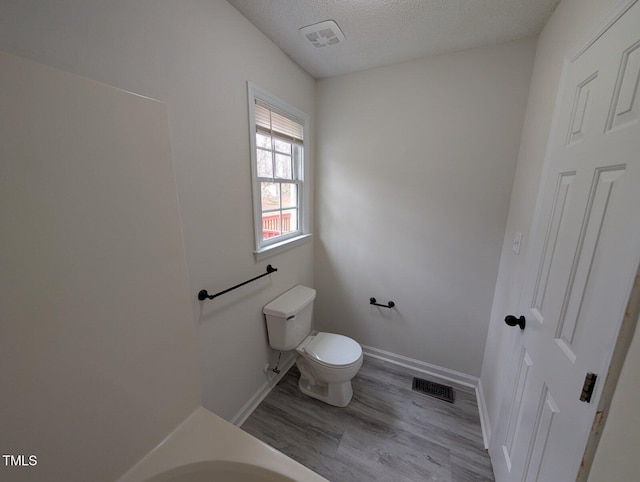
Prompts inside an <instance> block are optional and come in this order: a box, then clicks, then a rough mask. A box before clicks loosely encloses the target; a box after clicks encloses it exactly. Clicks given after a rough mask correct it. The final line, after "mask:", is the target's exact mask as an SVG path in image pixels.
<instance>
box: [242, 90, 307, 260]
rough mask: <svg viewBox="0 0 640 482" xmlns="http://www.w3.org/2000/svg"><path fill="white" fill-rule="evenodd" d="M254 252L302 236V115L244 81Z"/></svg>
mask: <svg viewBox="0 0 640 482" xmlns="http://www.w3.org/2000/svg"><path fill="white" fill-rule="evenodd" d="M248 90H249V120H250V137H251V172H252V181H253V208H254V225H255V226H254V229H255V238H256V255H257V256H258V257H260V255H261V254H265V253H269V254H271V252H276V251H279V248H283V247H285V246H286V247H290V246H293V245H295V244H297V242H300V241H302V240H303V239H305V238H306V237H308V233H307V231H308V229H307V227H306V226H307V212H306V210H307V204H308V202H307V199H306V198H305V195H306V192H305V191H306V190H305V185H304V182H305V176H304V175H305V162H304V153H305V147H306V137H307V136H306V134H307V124H308V116H307V115H306V114H304V113H303V112H301V111H299V110H298V109H296V108H294V107H292V106H290V105H288V104H287V103H285V102H283V101H281V100H280V99H278V98H276V97H274V96H272V95H271V94H269V93H267V92H265V91H263V90H262V89H260V88H258V87H257V86H255V85H253V84H252V83H249V87H248Z"/></svg>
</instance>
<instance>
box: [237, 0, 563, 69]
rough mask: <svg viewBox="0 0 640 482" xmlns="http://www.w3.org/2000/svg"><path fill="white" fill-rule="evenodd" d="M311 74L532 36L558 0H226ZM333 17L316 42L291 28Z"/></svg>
mask: <svg viewBox="0 0 640 482" xmlns="http://www.w3.org/2000/svg"><path fill="white" fill-rule="evenodd" d="M227 1H228V2H229V3H230V4H231V5H233V6H234V7H236V8H237V9H238V10H239V11H240V12H241V13H242V14H243V15H244V16H245V17H246V18H247V19H249V21H250V22H251V23H253V24H254V25H255V26H256V27H258V28H259V29H260V30H261V31H262V32H263V33H264V34H265V35H266V36H267V37H269V38H270V39H271V40H272V41H273V42H274V43H275V44H276V45H278V46H279V47H280V48H281V49H282V50H283V51H284V52H286V53H287V54H288V55H289V56H290V57H291V58H292V59H293V60H294V61H295V62H297V63H298V64H299V65H300V66H302V68H304V69H305V70H306V71H307V72H309V73H310V74H311V75H312V76H313V77H315V78H322V77H331V76H334V75H339V74H345V73H348V72H354V71H358V70H365V69H369V68H371V67H377V66H380V65H387V64H392V63H395V62H401V61H403V60H410V59H414V58H418V57H422V56H426V55H434V54H439V53H444V52H452V51H456V50H463V49H467V48H471V47H478V46H480V45H488V44H495V43H499V42H505V41H508V40H514V39H518V38H522V37H526V36H529V35H534V34H537V33H539V32H540V30H542V27H543V26H544V24H545V22H546V21H547V20H548V18H549V17H550V16H551V14H552V13H553V11H554V9H555V7H556V5H557V4H558V3H559V0H227ZM330 19H331V20H334V21H335V22H336V23H337V24H338V25H339V26H340V28H341V29H342V32H343V33H344V35H345V37H346V40H345V41H344V42H342V43H340V44H338V45H334V46H330V47H323V48H317V47H314V46H313V45H312V44H311V43H309V42H308V41H307V40H306V39H305V38H304V36H303V35H302V34H300V33H299V32H298V29H300V28H301V27H305V26H307V25H311V24H314V23H318V22H322V21H323V20H330Z"/></svg>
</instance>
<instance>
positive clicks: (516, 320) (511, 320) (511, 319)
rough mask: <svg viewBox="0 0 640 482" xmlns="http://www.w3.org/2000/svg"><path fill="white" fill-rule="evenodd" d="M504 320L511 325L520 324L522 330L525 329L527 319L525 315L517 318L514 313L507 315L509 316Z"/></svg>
mask: <svg viewBox="0 0 640 482" xmlns="http://www.w3.org/2000/svg"><path fill="white" fill-rule="evenodd" d="M504 322H505V323H506V324H507V325H509V326H519V327H520V329H521V330H524V326H525V324H526V322H527V320H525V319H524V316H521V317H520V318H516V317H515V316H513V315H507V317H506V318H505V319H504Z"/></svg>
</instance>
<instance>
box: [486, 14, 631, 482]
mask: <svg viewBox="0 0 640 482" xmlns="http://www.w3.org/2000/svg"><path fill="white" fill-rule="evenodd" d="M630 3H631V4H632V6H631V7H630V8H629V9H628V10H627V11H626V13H624V15H622V16H619V17H618V19H617V20H616V21H615V22H614V23H613V24H612V25H610V26H609V27H608V28H606V29H604V31H603V32H601V35H598V36H596V37H594V39H595V41H594V42H592V43H591V44H590V45H589V46H588V47H587V48H586V49H584V50H583V51H582V53H580V54H577V55H576V56H575V57H574V58H573V59H571V60H569V61H567V63H566V66H565V70H564V74H563V81H562V84H561V90H560V95H559V97H558V101H557V105H556V112H555V115H556V117H555V119H554V124H553V126H554V127H553V132H552V140H551V142H550V145H549V150H548V157H547V160H546V164H545V173H544V175H543V180H542V184H541V188H540V194H539V199H538V205H537V214H536V221H535V222H534V227H533V229H532V231H531V249H530V257H529V259H528V262H527V275H526V282H525V286H524V290H523V295H522V299H521V304H520V310H521V313H518V316H520V315H524V316H525V318H526V327H525V329H524V330H522V331H521V330H520V328H519V327H514V328H510V327H508V326H506V325H505V329H510V330H518V332H519V333H518V334H517V335H516V339H515V341H514V347H513V350H512V356H511V361H510V363H511V365H510V373H509V375H508V376H509V382H510V383H509V384H508V386H509V387H510V388H509V393H505V396H504V400H503V403H502V406H501V411H500V417H499V420H498V422H497V426H496V432H495V435H494V436H493V437H492V440H491V444H490V453H491V458H492V461H493V464H494V470H495V475H496V480H497V481H498V482H515V481H518V482H533V481H544V482H570V481H574V480H575V479H576V475H577V473H578V470H579V467H580V463H581V459H582V455H583V452H584V448H585V445H586V442H587V439H588V436H589V431H590V428H591V424H592V422H593V420H594V416H595V412H596V407H597V403H598V400H599V397H600V392H601V389H602V385H603V382H604V379H605V378H606V374H607V370H608V366H609V363H610V360H611V355H612V352H613V348H614V345H615V342H616V338H617V335H618V332H619V328H620V324H621V321H622V319H623V316H624V311H625V307H626V303H627V300H628V296H629V292H630V289H631V284H632V281H633V278H634V275H635V273H636V269H637V267H638V262H639V259H640V121H639V115H640V91H639V90H640V87H639V82H640V3H636V2H630ZM587 373H594V374H597V376H598V378H597V380H596V383H595V386H594V392H593V396H592V398H591V401H590V402H586V401H581V400H580V395H581V391H582V388H583V383H584V381H585V376H586V375H587Z"/></svg>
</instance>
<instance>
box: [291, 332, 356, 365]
mask: <svg viewBox="0 0 640 482" xmlns="http://www.w3.org/2000/svg"><path fill="white" fill-rule="evenodd" d="M298 351H299V352H302V353H305V354H307V355H308V356H309V358H310V359H311V361H313V362H315V363H318V364H320V365H323V366H326V367H329V368H346V367H349V366H351V365H353V364H355V363H358V362H359V361H360V359H361V357H362V347H361V346H360V345H359V344H358V342H356V341H355V340H352V339H351V338H349V337H347V336H343V335H338V334H335V333H322V332H321V333H318V334H317V335H315V336H309V337H307V338H306V339H305V340H304V341H303V342H302V343H301V344H300V346H298Z"/></svg>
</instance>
